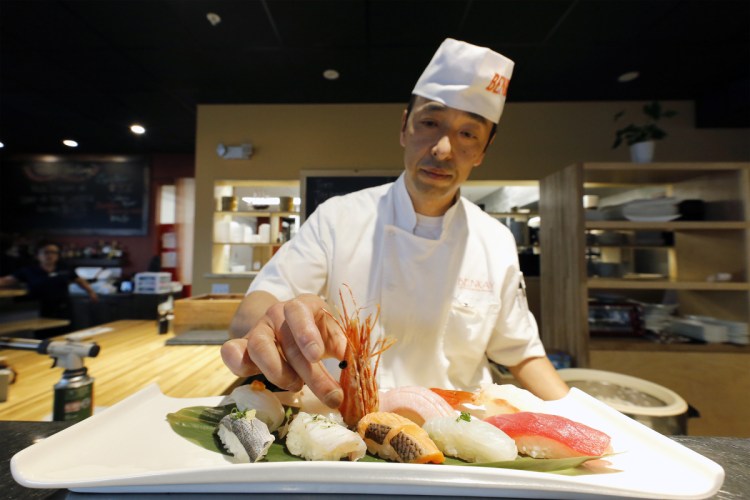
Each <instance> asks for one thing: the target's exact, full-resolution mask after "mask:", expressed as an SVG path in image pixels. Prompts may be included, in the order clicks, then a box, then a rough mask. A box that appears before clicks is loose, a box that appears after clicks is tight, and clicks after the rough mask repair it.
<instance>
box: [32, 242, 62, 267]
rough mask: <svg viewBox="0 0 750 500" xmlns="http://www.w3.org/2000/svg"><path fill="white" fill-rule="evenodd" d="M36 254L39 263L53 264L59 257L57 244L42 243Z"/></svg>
mask: <svg viewBox="0 0 750 500" xmlns="http://www.w3.org/2000/svg"><path fill="white" fill-rule="evenodd" d="M36 256H37V259H39V262H40V263H41V264H47V265H50V264H55V263H56V262H57V261H58V260H59V259H60V248H59V247H58V246H57V245H44V246H43V247H42V248H40V249H39V251H38V252H37V254H36Z"/></svg>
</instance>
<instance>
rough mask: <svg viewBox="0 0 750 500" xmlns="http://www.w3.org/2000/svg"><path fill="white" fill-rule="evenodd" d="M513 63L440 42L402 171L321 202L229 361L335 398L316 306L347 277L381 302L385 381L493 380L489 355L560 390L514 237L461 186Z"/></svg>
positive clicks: (327, 337)
mask: <svg viewBox="0 0 750 500" xmlns="http://www.w3.org/2000/svg"><path fill="white" fill-rule="evenodd" d="M512 68H513V62H512V61H511V60H509V59H507V58H505V57H503V56H502V55H500V54H497V53H495V52H493V51H491V50H489V49H486V48H483V47H477V46H474V45H470V44H467V43H464V42H459V41H456V40H450V39H449V40H446V41H445V42H444V43H443V45H442V46H441V47H440V49H439V50H438V52H437V53H436V55H435V57H434V58H433V60H432V62H431V63H430V65H429V66H428V67H427V69H426V70H425V72H424V73H423V75H422V77H421V78H420V80H419V81H418V82H417V85H416V87H415V89H414V91H413V94H414V95H413V97H412V101H411V103H410V105H409V107H408V108H407V109H406V110H405V111H404V113H403V115H402V121H401V134H400V138H401V145H402V146H403V147H404V166H405V170H404V172H403V173H402V174H401V176H400V177H399V178H398V180H397V181H396V182H394V183H392V184H388V185H384V186H379V187H376V188H371V189H367V190H364V191H359V192H356V193H351V194H348V195H345V196H340V197H334V198H331V199H329V200H328V201H326V202H324V203H323V204H321V205H320V206H319V207H318V209H317V210H316V211H315V213H313V214H312V215H311V216H310V218H309V219H308V220H307V221H306V222H305V224H304V225H303V226H302V227H301V228H300V231H299V233H298V235H297V236H295V237H294V238H292V239H291V240H290V241H289V243H287V244H285V245H284V246H282V247H281V248H280V249H279V251H278V252H277V253H276V254H275V255H274V257H273V258H272V259H271V261H270V262H269V263H268V264H267V265H266V266H264V267H263V269H262V270H261V272H260V274H259V275H258V276H257V277H256V278H255V279H254V280H253V282H252V284H251V286H250V289H249V291H248V294H247V295H246V296H245V298H244V300H243V301H242V303H241V305H240V307H239V309H238V311H237V313H236V315H235V317H234V319H233V322H232V325H231V333H232V335H233V336H234V337H235V338H233V339H232V340H230V341H228V342H227V343H225V344H224V345H223V346H222V351H221V352H222V356H223V359H224V362H225V363H226V365H227V366H228V367H229V368H230V370H232V372H233V373H235V374H236V375H238V376H250V375H256V374H259V373H262V374H263V375H265V376H266V378H267V379H268V380H269V381H270V382H271V383H273V384H274V385H276V386H278V387H280V388H283V389H289V390H297V389H299V388H300V387H301V385H302V383H303V382H304V383H306V384H307V385H308V386H309V387H310V389H311V390H312V391H313V392H314V393H315V394H316V395H317V396H318V397H319V398H320V399H321V400H322V401H324V402H325V403H326V404H328V405H329V406H331V407H337V406H338V405H339V404H340V403H341V400H342V397H343V392H342V390H341V388H340V386H339V384H338V383H337V382H336V377H337V374H336V372H337V370H338V368H339V367H338V366H337V364H338V360H341V359H342V358H343V355H344V351H345V348H346V340H345V339H343V338H342V335H341V333H340V331H339V330H338V329H336V328H335V327H332V326H331V324H330V322H329V321H328V319H327V316H326V314H325V313H324V310H326V309H327V310H331V311H333V310H335V309H334V308H335V307H336V304H337V302H338V293H339V291H340V290H341V289H342V286H343V285H348V286H350V287H351V289H352V291H353V295H354V297H355V298H356V299H357V301H358V303H359V304H360V305H367V306H373V305H375V304H379V305H380V306H381V310H380V313H381V314H380V317H379V321H378V325H377V326H376V328H375V330H374V332H373V335H374V336H375V339H377V338H380V337H382V336H384V335H387V336H389V337H392V338H395V339H396V340H397V342H396V343H395V344H394V345H393V347H391V348H390V349H388V350H387V351H385V352H384V353H383V357H382V359H381V361H380V365H379V366H380V369H379V372H378V382H379V384H380V386H381V387H383V388H391V387H398V386H404V385H420V386H423V387H441V388H446V389H448V388H455V389H472V388H476V387H478V386H479V384H480V383H482V382H491V381H492V378H491V372H490V364H489V362H488V358H489V359H491V360H492V361H494V362H496V363H499V364H502V365H505V366H508V367H509V370H510V371H511V373H512V374H513V375H514V376H515V378H516V379H517V380H518V381H519V382H520V383H521V384H522V385H523V386H524V387H525V388H527V389H529V390H530V391H532V392H533V393H535V394H536V395H537V396H540V397H542V398H544V399H557V398H561V397H563V396H565V394H567V392H568V387H567V385H566V384H565V383H564V382H563V381H562V380H561V379H560V377H559V375H558V374H557V373H556V371H555V369H554V367H553V366H552V364H551V363H550V362H549V360H548V359H547V357H546V353H545V350H544V347H543V346H542V343H541V341H540V339H539V335H538V331H537V326H536V322H535V321H534V318H533V316H532V315H531V313H530V312H529V311H528V306H527V302H526V296H525V288H524V283H523V277H522V276H521V272H520V268H519V264H518V255H517V250H516V247H515V240H514V238H513V236H512V235H511V233H510V231H509V230H508V229H507V228H505V227H504V226H503V225H502V224H501V223H500V222H498V221H497V220H495V219H493V218H492V217H490V216H489V215H487V214H485V213H483V212H482V211H481V210H480V209H479V208H478V207H477V206H476V205H474V204H472V203H470V202H469V201H468V200H465V199H464V198H462V197H461V195H460V186H461V185H462V184H463V183H464V181H466V179H467V178H468V177H469V174H470V172H471V171H472V170H473V169H474V168H476V167H478V166H479V165H480V164H481V163H482V160H483V159H484V155H485V150H486V148H487V146H488V145H489V143H490V142H491V141H492V137H493V135H494V132H495V125H496V124H497V122H498V120H499V119H500V114H501V111H502V108H503V104H504V102H505V93H506V89H507V85H508V82H509V80H510V75H511V71H512ZM344 294H345V295H347V292H344ZM375 339H373V340H375ZM321 361H325V364H324V363H321Z"/></svg>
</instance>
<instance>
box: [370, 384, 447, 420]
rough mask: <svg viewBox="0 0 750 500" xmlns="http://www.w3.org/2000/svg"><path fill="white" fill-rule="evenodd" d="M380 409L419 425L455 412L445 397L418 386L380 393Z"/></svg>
mask: <svg viewBox="0 0 750 500" xmlns="http://www.w3.org/2000/svg"><path fill="white" fill-rule="evenodd" d="M378 409H379V410H380V411H383V412H390V413H396V414H398V415H401V416H402V417H406V418H408V419H409V420H411V421H412V422H414V423H416V424H417V425H422V424H424V423H425V422H426V421H428V420H430V419H433V418H437V417H446V416H450V415H454V413H455V412H454V411H453V408H452V407H451V405H449V404H448V403H447V402H446V401H445V400H444V399H443V398H441V397H440V396H438V395H437V394H435V393H434V392H433V391H431V390H429V389H425V388H424V387H418V386H407V387H398V388H396V389H391V390H389V391H386V392H384V393H383V394H381V395H380V406H379V408H378Z"/></svg>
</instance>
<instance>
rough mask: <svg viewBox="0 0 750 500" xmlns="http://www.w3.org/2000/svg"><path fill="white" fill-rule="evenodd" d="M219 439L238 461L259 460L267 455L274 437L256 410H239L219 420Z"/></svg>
mask: <svg viewBox="0 0 750 500" xmlns="http://www.w3.org/2000/svg"><path fill="white" fill-rule="evenodd" d="M218 434H219V439H221V442H222V444H223V445H224V447H225V448H226V449H227V451H228V452H229V453H231V454H232V455H233V456H234V458H235V460H236V461H237V462H242V463H248V462H257V461H258V460H261V459H262V458H263V457H265V456H266V454H267V453H268V449H269V448H270V447H271V444H273V441H274V437H273V435H271V433H270V432H268V426H267V425H266V424H265V423H264V422H263V421H261V420H259V419H257V418H255V412H254V411H253V410H250V411H237V412H232V413H230V414H229V415H226V416H224V418H222V419H221V420H220V421H219V427H218Z"/></svg>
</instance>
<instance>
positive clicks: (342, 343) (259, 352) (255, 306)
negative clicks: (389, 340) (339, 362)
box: [221, 292, 346, 408]
mask: <svg viewBox="0 0 750 500" xmlns="http://www.w3.org/2000/svg"><path fill="white" fill-rule="evenodd" d="M325 308H326V303H325V301H323V300H322V299H321V298H320V297H318V296H316V295H311V294H307V295H300V296H298V297H296V298H294V299H292V300H289V301H286V302H278V301H277V300H276V299H275V298H274V297H273V296H272V295H270V294H268V293H266V292H253V293H251V294H249V295H247V296H246V297H245V298H244V299H243V301H242V303H241V304H240V307H239V309H238V311H237V313H236V314H235V317H234V318H233V320H232V330H233V331H234V333H237V332H246V333H245V334H244V335H242V337H241V338H236V339H232V340H229V341H228V342H226V343H225V344H224V345H223V346H222V347H221V357H222V359H223V360H224V364H226V365H227V367H229V369H230V370H231V371H232V373H234V374H235V375H237V376H240V377H248V376H251V375H257V374H259V373H262V374H263V375H265V376H266V378H267V379H268V380H269V382H271V383H273V384H274V385H276V386H277V387H281V388H283V389H287V390H290V391H298V390H300V389H301V388H302V385H303V384H307V386H308V387H309V388H310V390H312V391H313V393H314V394H315V395H316V396H318V398H319V399H320V400H321V401H323V402H324V403H325V404H327V405H328V406H330V407H331V408H337V407H338V406H339V405H340V404H341V401H342V399H343V396H344V395H343V392H342V390H341V387H340V386H339V384H338V382H337V381H336V380H335V379H334V378H333V377H332V376H331V374H330V373H328V370H326V369H325V367H324V366H323V363H321V360H322V359H324V358H330V357H334V358H336V359H343V357H344V353H345V350H346V338H345V337H344V335H343V333H342V332H341V330H340V329H339V328H338V326H337V325H336V324H335V322H334V321H333V320H332V319H331V318H330V317H329V316H328V315H327V314H326V312H325ZM260 311H264V312H263V313H261V312H260ZM261 314H262V315H261ZM256 318H257V320H256ZM247 325H252V326H250V327H249V330H248V327H247ZM240 334H241V333H240Z"/></svg>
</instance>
